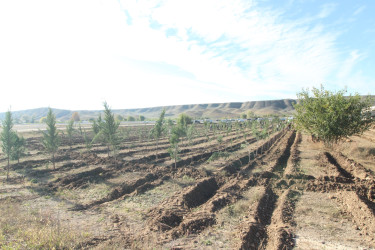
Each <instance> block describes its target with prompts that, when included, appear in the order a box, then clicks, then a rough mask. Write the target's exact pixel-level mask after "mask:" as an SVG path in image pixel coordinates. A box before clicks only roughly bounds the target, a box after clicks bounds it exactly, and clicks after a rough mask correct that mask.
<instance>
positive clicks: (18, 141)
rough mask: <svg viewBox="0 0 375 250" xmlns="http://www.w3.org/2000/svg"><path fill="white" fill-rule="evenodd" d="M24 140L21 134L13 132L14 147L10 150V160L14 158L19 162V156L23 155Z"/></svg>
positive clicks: (24, 149) (24, 148)
mask: <svg viewBox="0 0 375 250" xmlns="http://www.w3.org/2000/svg"><path fill="white" fill-rule="evenodd" d="M25 151H26V140H25V138H24V137H23V136H18V135H17V134H15V141H14V148H13V151H12V156H11V158H12V160H16V161H17V163H18V164H20V158H21V157H23V156H25Z"/></svg>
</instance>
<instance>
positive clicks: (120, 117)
mask: <svg viewBox="0 0 375 250" xmlns="http://www.w3.org/2000/svg"><path fill="white" fill-rule="evenodd" d="M123 120H124V117H123V116H122V115H120V114H117V115H116V121H119V122H122V121H123Z"/></svg>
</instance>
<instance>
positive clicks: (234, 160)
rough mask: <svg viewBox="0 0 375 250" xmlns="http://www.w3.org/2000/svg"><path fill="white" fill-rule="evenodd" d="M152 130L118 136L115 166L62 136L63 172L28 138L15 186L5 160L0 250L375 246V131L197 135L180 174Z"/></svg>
mask: <svg viewBox="0 0 375 250" xmlns="http://www.w3.org/2000/svg"><path fill="white" fill-rule="evenodd" d="M150 127H151V126H138V127H134V128H131V127H127V128H125V129H123V132H122V133H124V134H126V135H127V136H126V137H127V139H126V140H124V142H123V143H122V144H121V147H120V149H119V152H118V154H117V157H116V159H115V158H114V157H113V156H110V157H108V155H107V148H106V147H105V146H103V145H99V144H98V145H95V146H94V147H93V148H91V150H88V149H86V148H85V144H84V140H83V138H82V137H81V136H79V135H78V134H77V135H76V137H75V138H74V143H73V146H72V148H70V147H69V145H68V141H67V139H66V138H64V139H63V141H62V146H61V147H60V150H59V153H58V156H57V164H56V170H53V167H52V164H51V163H50V160H49V156H48V155H45V154H43V147H42V145H41V143H40V134H38V132H30V131H28V132H27V136H26V137H27V143H28V144H27V147H28V155H27V156H26V157H24V158H22V159H21V162H20V164H17V163H15V162H13V164H12V168H11V174H10V176H11V178H10V181H8V182H7V181H6V180H5V178H6V171H5V165H6V160H5V159H4V158H1V159H0V166H1V169H0V247H2V248H5V249H9V248H10V249H12V248H16V249H35V248H46V249H47V248H58V249H61V248H68V249H69V248H75V249H82V248H83V249H292V248H295V249H374V248H375V174H374V172H375V129H372V130H370V131H368V132H366V133H365V134H364V135H362V136H353V137H351V138H350V139H349V140H347V141H345V142H343V143H341V144H340V145H336V146H335V147H334V148H333V149H327V148H325V147H324V145H323V144H320V143H313V142H312V141H311V139H310V137H308V136H306V135H303V134H302V135H301V134H299V133H297V132H295V131H293V130H288V129H284V130H281V131H276V132H274V133H272V134H270V135H269V137H268V138H266V139H263V140H258V141H257V140H256V139H255V138H253V137H252V135H251V132H250V130H248V131H247V130H246V129H245V130H235V129H234V130H233V131H231V132H230V133H228V132H224V131H219V130H218V131H212V130H211V131H209V133H208V134H207V135H204V134H203V128H202V127H201V128H199V127H198V128H197V130H198V131H200V133H199V134H198V135H197V136H196V137H195V138H194V139H193V141H191V142H188V141H187V140H183V141H182V142H181V143H180V150H181V151H180V159H179V160H178V162H177V168H175V167H174V161H172V160H171V158H170V156H169V154H168V152H167V148H168V146H169V142H168V140H167V139H166V138H164V139H163V140H161V142H160V143H159V146H158V147H156V142H155V141H154V140H152V139H150V138H146V136H144V137H142V135H146V134H147V133H148V130H149V129H150ZM220 136H222V141H219V140H218V139H217V138H218V137H220ZM218 155H222V156H225V157H215V156H218Z"/></svg>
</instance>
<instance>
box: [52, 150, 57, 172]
mask: <svg viewBox="0 0 375 250" xmlns="http://www.w3.org/2000/svg"><path fill="white" fill-rule="evenodd" d="M52 164H53V170H56V164H55V153H52Z"/></svg>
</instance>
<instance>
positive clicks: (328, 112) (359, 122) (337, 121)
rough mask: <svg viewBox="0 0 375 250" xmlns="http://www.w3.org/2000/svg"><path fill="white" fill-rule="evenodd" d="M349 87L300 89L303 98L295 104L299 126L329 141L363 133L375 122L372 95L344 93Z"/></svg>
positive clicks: (327, 142) (302, 129)
mask: <svg viewBox="0 0 375 250" xmlns="http://www.w3.org/2000/svg"><path fill="white" fill-rule="evenodd" d="M345 93H346V90H340V91H338V92H335V93H334V92H331V91H328V90H325V89H324V87H323V86H321V88H320V89H318V88H313V89H312V95H310V92H309V90H302V92H300V93H297V97H298V99H299V102H298V103H297V104H295V105H294V107H295V109H296V111H297V114H296V116H295V119H294V123H295V127H296V128H297V129H298V130H300V131H305V132H307V133H309V134H311V135H312V136H314V137H316V138H317V139H318V140H322V141H323V142H324V143H325V144H326V145H332V143H337V142H338V141H340V140H342V139H343V138H346V137H348V136H351V135H355V134H361V133H363V132H364V131H365V130H367V129H368V128H369V126H370V123H371V121H372V120H371V114H370V113H369V112H366V110H368V109H369V107H370V103H371V102H370V101H371V100H370V99H369V98H367V99H365V100H362V99H361V97H360V96H359V95H358V94H355V95H354V96H352V95H350V96H346V97H345V96H344V94H345Z"/></svg>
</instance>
